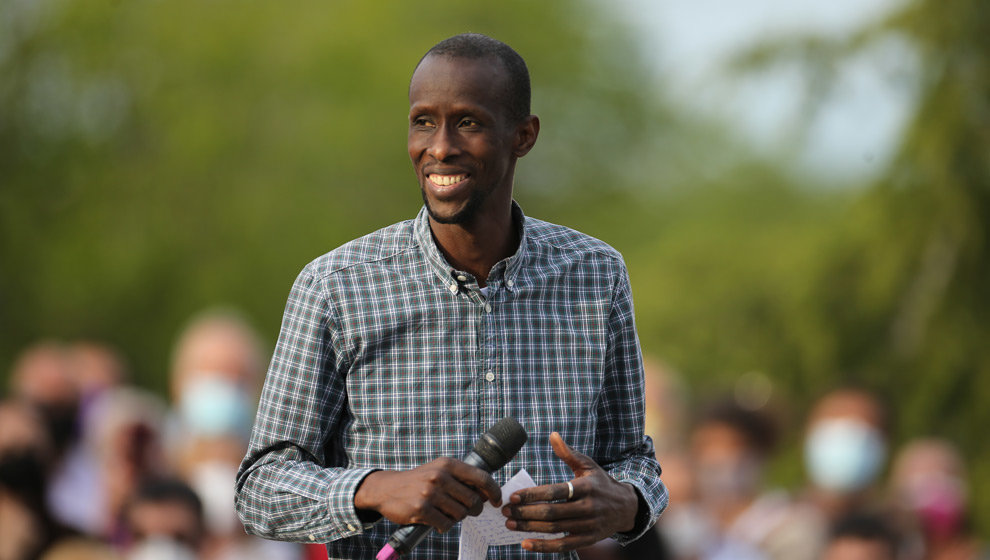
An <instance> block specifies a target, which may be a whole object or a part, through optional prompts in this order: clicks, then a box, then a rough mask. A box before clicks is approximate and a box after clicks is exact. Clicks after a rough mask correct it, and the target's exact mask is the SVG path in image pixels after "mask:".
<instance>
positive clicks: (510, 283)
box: [505, 280, 512, 288]
mask: <svg viewBox="0 0 990 560" xmlns="http://www.w3.org/2000/svg"><path fill="white" fill-rule="evenodd" d="M505 285H506V286H508V287H510V288H511V287H512V280H506V281H505Z"/></svg>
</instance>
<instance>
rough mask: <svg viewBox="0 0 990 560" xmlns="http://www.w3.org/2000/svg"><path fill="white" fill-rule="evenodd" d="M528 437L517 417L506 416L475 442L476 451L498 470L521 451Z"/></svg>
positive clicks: (494, 469) (493, 469) (493, 468)
mask: <svg viewBox="0 0 990 560" xmlns="http://www.w3.org/2000/svg"><path fill="white" fill-rule="evenodd" d="M528 438H529V436H528V435H527V434H526V429H525V428H523V427H522V425H521V424H520V423H519V422H516V420H515V418H512V417H511V416H506V417H505V418H503V419H501V420H499V421H498V422H496V423H495V425H494V426H492V427H491V428H489V430H488V431H487V432H485V433H484V434H483V435H482V436H481V439H479V440H478V442H477V443H476V444H474V452H475V453H477V454H478V455H479V456H480V457H481V458H482V459H483V460H484V461H485V463H487V464H488V466H490V467H491V468H492V471H496V470H498V469H501V468H502V467H503V466H505V464H506V463H508V462H509V461H510V460H512V458H513V457H515V456H516V453H519V450H520V449H522V446H523V444H524V443H526V440H527V439H528Z"/></svg>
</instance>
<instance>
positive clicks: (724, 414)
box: [690, 399, 777, 506]
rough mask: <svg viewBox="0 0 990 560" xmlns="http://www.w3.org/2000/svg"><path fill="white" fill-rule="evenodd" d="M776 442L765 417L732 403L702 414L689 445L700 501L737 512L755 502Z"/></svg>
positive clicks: (770, 421)
mask: <svg viewBox="0 0 990 560" xmlns="http://www.w3.org/2000/svg"><path fill="white" fill-rule="evenodd" d="M776 438H777V429H776V425H775V424H774V422H773V419H772V418H771V417H770V416H769V415H768V414H767V413H765V412H763V411H757V410H749V409H747V408H744V407H742V406H740V405H739V404H738V403H736V401H735V400H733V399H725V400H722V401H719V402H717V403H716V404H714V405H712V406H710V407H708V408H707V409H705V410H704V411H703V413H702V415H701V416H700V418H699V420H698V421H697V423H696V425H695V427H694V429H693V430H692V432H691V442H690V445H691V460H692V467H693V471H694V485H695V491H696V493H697V496H698V498H699V499H700V500H701V501H702V502H703V503H707V504H724V505H735V506H738V505H740V504H743V503H747V502H748V501H750V500H751V499H752V498H754V497H755V496H756V495H757V493H758V492H759V491H760V486H761V484H762V476H763V468H764V465H765V463H766V460H767V459H768V458H769V457H770V455H771V454H772V452H773V450H774V447H775V445H776Z"/></svg>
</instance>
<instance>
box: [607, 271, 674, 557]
mask: <svg viewBox="0 0 990 560" xmlns="http://www.w3.org/2000/svg"><path fill="white" fill-rule="evenodd" d="M608 329H609V332H608V337H609V340H608V351H607V354H606V363H605V376H604V383H603V387H602V395H601V400H600V401H599V407H598V435H597V438H596V441H597V451H596V455H597V457H596V459H597V460H598V461H599V464H600V465H601V466H602V468H604V469H605V470H606V471H608V473H609V474H610V475H611V476H612V478H614V479H615V480H618V481H619V482H626V483H629V484H631V485H632V486H633V487H634V488H635V489H636V491H637V493H638V495H639V511H638V514H637V516H636V525H635V527H634V528H633V530H632V531H629V532H627V533H620V534H617V535H615V536H614V538H615V539H616V540H617V541H618V542H620V543H627V542H631V541H633V540H635V539H637V538H639V537H640V536H642V535H643V534H644V533H646V531H647V530H648V529H649V528H650V527H652V526H653V524H654V523H656V521H657V518H658V517H660V514H661V513H662V512H663V510H664V509H666V507H667V502H668V495H667V488H666V487H665V486H664V484H663V482H662V481H661V480H660V464H659V463H658V462H657V459H656V454H655V451H654V448H653V441H652V440H651V439H650V438H649V436H646V435H645V434H644V431H643V430H644V426H643V415H644V409H645V403H644V398H643V391H644V379H643V359H642V355H641V352H640V347H639V338H638V337H637V335H636V325H635V317H634V314H633V302H632V289H631V287H630V284H629V277H628V273H627V272H626V269H625V266H624V265H623V266H621V267H620V271H619V273H618V274H617V281H616V284H615V289H614V291H613V296H612V304H611V309H610V312H609V318H608Z"/></svg>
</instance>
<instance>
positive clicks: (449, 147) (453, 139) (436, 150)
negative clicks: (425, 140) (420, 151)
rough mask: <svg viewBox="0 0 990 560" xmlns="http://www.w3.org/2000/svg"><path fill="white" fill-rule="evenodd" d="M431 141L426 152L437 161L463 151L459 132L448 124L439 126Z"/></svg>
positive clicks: (431, 136)
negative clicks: (459, 140)
mask: <svg viewBox="0 0 990 560" xmlns="http://www.w3.org/2000/svg"><path fill="white" fill-rule="evenodd" d="M429 142H430V143H429V146H428V147H427V149H426V153H427V154H428V155H429V156H430V157H432V158H433V159H435V160H437V161H446V160H449V159H450V158H452V157H454V156H456V155H457V154H459V153H461V149H460V145H459V143H458V138H457V133H456V132H454V131H452V130H450V128H449V127H447V126H440V127H437V129H436V131H435V132H434V133H433V134H431V135H430V140H429Z"/></svg>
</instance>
